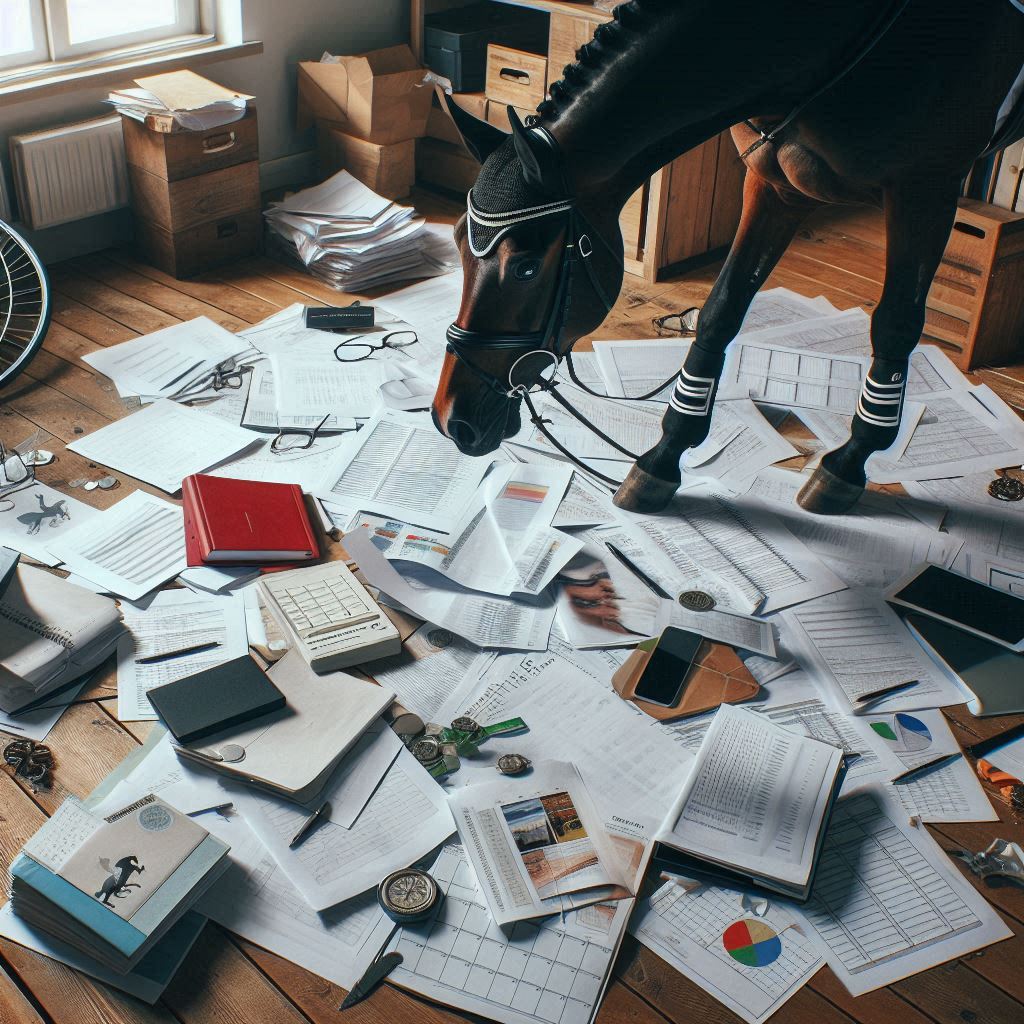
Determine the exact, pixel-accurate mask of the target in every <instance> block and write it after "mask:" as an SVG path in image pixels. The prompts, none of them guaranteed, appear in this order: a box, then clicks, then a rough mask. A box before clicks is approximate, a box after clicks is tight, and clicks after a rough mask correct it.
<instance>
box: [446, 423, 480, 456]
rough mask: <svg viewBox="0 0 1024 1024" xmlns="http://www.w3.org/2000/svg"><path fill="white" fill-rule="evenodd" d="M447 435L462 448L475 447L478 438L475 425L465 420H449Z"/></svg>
mask: <svg viewBox="0 0 1024 1024" xmlns="http://www.w3.org/2000/svg"><path fill="white" fill-rule="evenodd" d="M448 436H449V437H450V438H451V439H452V440H453V441H454V442H455V443H456V444H457V445H458V446H459V447H460V448H461V449H463V450H465V449H467V448H473V447H475V446H476V443H477V442H478V441H479V440H480V434H479V432H478V431H477V429H476V427H474V426H473V424H472V423H467V422H466V420H449V421H448Z"/></svg>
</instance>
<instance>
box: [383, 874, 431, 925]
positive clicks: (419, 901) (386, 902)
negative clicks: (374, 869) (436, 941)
mask: <svg viewBox="0 0 1024 1024" xmlns="http://www.w3.org/2000/svg"><path fill="white" fill-rule="evenodd" d="M442 899H444V894H443V893H442V892H441V890H440V889H439V888H438V887H437V882H435V881H434V879H433V878H432V877H431V876H430V875H428V874H427V872H426V871H420V870H419V869H418V868H403V869H402V870H401V871H392V872H391V874H390V875H388V876H387V878H385V879H384V881H383V882H381V883H380V885H379V886H378V887H377V901H378V902H379V903H380V905H381V909H382V910H383V911H384V913H385V914H387V915H388V917H390V918H391V920H392V921H396V922H397V923H398V924H415V923H416V922H417V921H423V920H424V919H426V918H427V917H429V916H430V915H431V914H432V913H433V911H434V910H435V909H436V907H437V906H438V905H439V904H440V902H441V900H442Z"/></svg>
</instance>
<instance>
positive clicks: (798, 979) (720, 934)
mask: <svg viewBox="0 0 1024 1024" xmlns="http://www.w3.org/2000/svg"><path fill="white" fill-rule="evenodd" d="M630 931H631V932H632V933H633V934H634V935H635V936H636V937H637V938H638V939H639V940H640V941H641V942H642V943H643V944H644V945H645V946H647V948H648V949H650V950H652V951H653V952H654V953H657V954H658V956H660V957H661V958H662V960H664V961H665V962H666V963H668V964H669V965H671V966H672V967H674V968H675V969H676V970H677V971H679V973H680V974H682V975H683V976H684V977H687V978H689V979H690V980H691V981H693V982H695V983H696V984H697V985H698V986H699V987H700V988H702V989H703V990H704V991H705V992H707V993H708V994H709V995H711V996H713V997H714V998H715V999H717V1000H718V1001H719V1002H720V1003H722V1004H723V1005H725V1006H727V1007H728V1008H729V1009H730V1010H732V1012H733V1013H735V1014H737V1015H738V1016H740V1017H742V1018H743V1020H745V1021H747V1024H763V1022H764V1021H766V1020H767V1019H768V1018H769V1017H770V1016H771V1015H772V1014H773V1013H775V1011H776V1010H778V1009H779V1008H780V1007H781V1006H782V1005H783V1004H784V1003H785V1002H786V1000H788V999H789V998H790V997H791V996H793V995H794V993H796V992H797V991H799V990H800V989H801V988H802V987H803V986H804V985H806V984H807V982H808V981H810V979H811V978H812V977H813V976H814V975H815V973H817V971H818V969H819V968H820V967H821V966H822V965H823V964H824V960H823V959H822V958H821V956H820V955H819V953H818V951H817V949H815V947H814V944H813V943H812V942H810V941H809V940H808V939H807V937H806V936H805V935H804V934H803V932H802V931H801V930H800V928H799V927H797V926H796V919H795V918H794V917H793V916H792V915H791V914H789V913H787V911H786V908H785V907H784V906H783V905H782V904H780V903H778V902H774V901H773V902H771V903H768V904H767V909H766V910H765V911H764V912H763V913H758V914H751V913H750V911H749V910H748V909H747V907H746V906H745V901H744V894H743V890H741V889H732V888H726V887H723V886H717V885H702V884H701V883H700V882H697V881H695V880H692V879H685V878H680V879H678V880H676V879H673V880H671V881H668V882H666V883H665V884H664V885H663V886H662V887H661V888H660V889H658V890H657V891H656V892H655V893H654V894H653V895H652V896H651V897H650V899H648V900H644V901H643V902H641V903H640V904H639V905H638V907H637V912H636V914H635V915H634V916H633V919H632V921H631V922H630Z"/></svg>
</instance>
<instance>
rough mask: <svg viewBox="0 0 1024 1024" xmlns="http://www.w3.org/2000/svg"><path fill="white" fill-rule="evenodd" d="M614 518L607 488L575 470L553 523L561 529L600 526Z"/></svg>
mask: <svg viewBox="0 0 1024 1024" xmlns="http://www.w3.org/2000/svg"><path fill="white" fill-rule="evenodd" d="M614 518H615V511H614V506H613V505H612V503H611V495H609V493H608V491H607V489H605V488H602V487H601V486H600V485H599V484H597V483H596V482H594V481H592V480H591V479H590V478H589V477H587V476H586V475H585V474H583V473H579V472H575V473H573V475H572V481H571V482H570V484H569V490H568V491H566V494H565V497H564V498H563V499H562V501H561V504H559V506H558V511H557V512H556V513H555V517H554V519H552V520H551V525H552V526H554V527H555V528H556V529H559V530H568V529H572V528H574V527H581V526H600V525H601V524H603V523H607V522H610V521H611V520H613V519H614Z"/></svg>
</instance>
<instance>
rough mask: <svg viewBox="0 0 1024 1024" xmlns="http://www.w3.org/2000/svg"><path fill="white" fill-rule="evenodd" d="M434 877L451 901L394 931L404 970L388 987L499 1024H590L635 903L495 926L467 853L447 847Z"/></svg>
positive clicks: (456, 846)
mask: <svg viewBox="0 0 1024 1024" xmlns="http://www.w3.org/2000/svg"><path fill="white" fill-rule="evenodd" d="M430 873H431V874H432V875H433V877H434V879H435V880H436V881H437V884H438V886H439V887H440V888H441V889H442V891H444V893H445V900H444V902H443V903H442V904H441V907H440V909H439V911H438V913H437V915H436V917H434V918H432V919H431V920H430V921H427V922H424V923H422V924H416V925H407V926H405V927H402V928H400V929H399V930H398V932H397V933H396V934H395V936H394V937H393V938H392V940H391V943H390V945H389V947H388V949H389V950H390V951H395V950H397V951H398V952H399V953H401V954H402V956H403V958H404V960H403V963H402V964H401V965H400V966H399V967H397V968H396V969H395V971H394V972H393V973H392V974H391V975H390V977H389V979H388V980H389V981H391V982H393V983H394V984H396V985H401V986H404V987H405V988H409V989H412V990H413V991H414V992H419V993H420V994H421V995H424V996H427V997H428V998H431V999H436V1000H439V1001H440V1002H442V1003H445V1004H447V1005H449V1006H455V1007H458V1008H459V1009H462V1010H468V1011H470V1012H472V1013H478V1014H480V1015H481V1016H483V1017H486V1018H487V1019H489V1020H496V1021H500V1022H501V1024H588V1022H589V1021H590V1020H591V1019H592V1018H593V1016H594V1014H595V1012H596V1010H597V1007H598V1004H599V1003H600V999H601V995H602V993H603V991H604V988H605V986H606V985H607V982H608V976H609V973H610V969H611V964H612V961H613V960H614V958H615V954H616V953H617V952H618V948H619V944H620V943H621V941H622V937H623V935H624V934H625V931H626V921H627V919H628V917H629V912H630V910H631V909H632V907H633V903H634V901H633V900H631V899H630V900H620V901H618V902H617V903H613V904H606V903H601V904H597V905H596V906H591V907H586V908H584V909H582V910H575V911H571V912H570V913H568V914H567V915H565V918H564V920H563V919H562V918H561V917H559V916H552V917H546V918H541V919H535V920H532V921H519V922H517V923H516V924H515V925H513V926H512V927H511V928H510V929H508V930H507V931H505V930H502V929H501V928H499V927H498V925H497V924H495V922H494V919H493V918H492V917H491V915H490V913H489V911H488V909H487V904H486V902H485V901H484V898H483V896H482V895H481V894H480V892H479V890H478V889H477V886H476V880H475V878H474V876H473V871H472V869H471V868H470V866H469V862H468V861H467V859H466V855H465V851H464V850H463V848H462V847H461V846H460V845H459V844H457V843H450V844H448V845H447V846H445V848H444V849H443V850H442V851H441V853H440V855H439V856H438V858H437V860H436V861H435V862H434V865H433V866H432V867H431V869H430Z"/></svg>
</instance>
